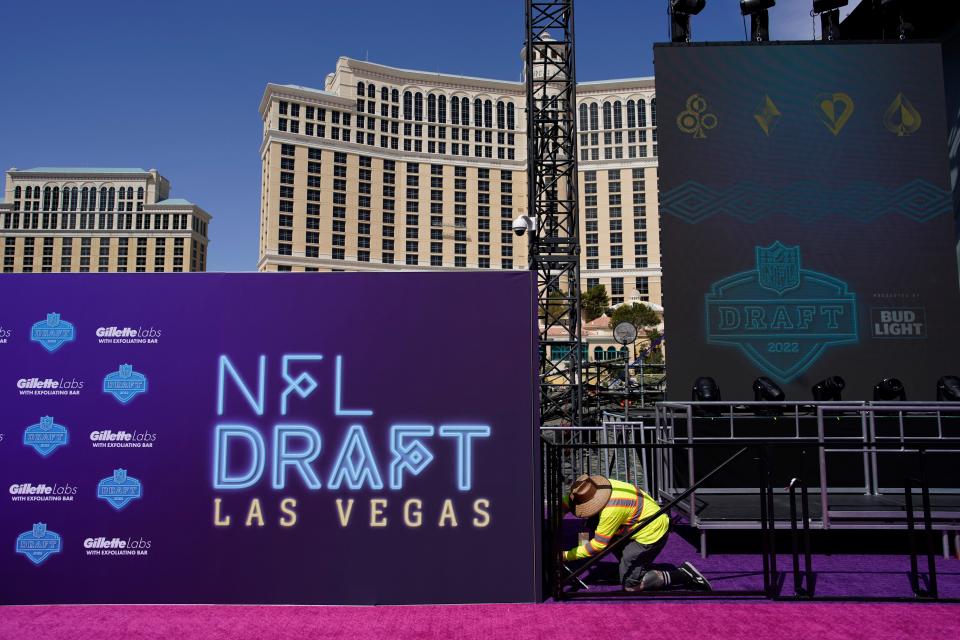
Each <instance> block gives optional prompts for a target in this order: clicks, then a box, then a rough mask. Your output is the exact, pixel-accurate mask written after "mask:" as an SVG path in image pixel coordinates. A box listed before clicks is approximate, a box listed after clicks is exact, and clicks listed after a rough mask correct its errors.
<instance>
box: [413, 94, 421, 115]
mask: <svg viewBox="0 0 960 640" xmlns="http://www.w3.org/2000/svg"><path fill="white" fill-rule="evenodd" d="M413 119H414V120H417V121H422V120H423V94H422V93H419V92H417V94H416V95H415V96H414V97H413Z"/></svg>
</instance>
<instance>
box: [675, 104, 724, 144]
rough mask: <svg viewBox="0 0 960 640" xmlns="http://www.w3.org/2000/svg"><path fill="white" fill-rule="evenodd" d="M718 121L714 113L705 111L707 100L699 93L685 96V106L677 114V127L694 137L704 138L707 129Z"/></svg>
mask: <svg viewBox="0 0 960 640" xmlns="http://www.w3.org/2000/svg"><path fill="white" fill-rule="evenodd" d="M718 123H719V121H718V120H717V116H716V114H714V113H710V112H708V111H707V101H706V99H704V97H703V96H701V95H700V94H699V93H695V94H693V95H692V96H690V97H689V98H687V108H686V109H684V110H683V111H681V112H680V115H678V116H677V127H678V128H679V129H680V131H682V132H683V133H689V134H691V135H692V136H693V137H694V138H706V137H707V131H709V130H710V129H713V128H714V127H716V126H717V124H718Z"/></svg>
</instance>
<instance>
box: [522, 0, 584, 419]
mask: <svg viewBox="0 0 960 640" xmlns="http://www.w3.org/2000/svg"><path fill="white" fill-rule="evenodd" d="M526 20H527V43H526V44H527V46H526V62H527V66H526V84H527V163H528V174H527V175H528V180H529V182H528V215H530V216H531V217H532V218H533V219H534V220H535V221H536V230H535V231H528V233H529V235H530V261H529V268H530V269H531V270H532V271H534V272H535V273H536V277H537V313H538V316H539V320H540V325H541V326H540V421H541V424H542V425H543V424H548V423H552V424H557V423H561V424H569V425H580V424H581V408H582V380H581V358H582V355H581V344H582V340H581V330H580V237H579V236H580V228H579V216H578V191H577V155H576V117H575V116H576V106H577V100H576V98H577V84H576V83H577V79H576V68H575V64H574V31H573V0H561V1H559V2H534V1H532V0H527V2H526ZM548 347H551V348H560V349H563V348H566V349H567V354H566V357H564V358H562V359H558V360H553V359H552V358H551V357H550V355H551V354H550V353H548V351H549V350H548Z"/></svg>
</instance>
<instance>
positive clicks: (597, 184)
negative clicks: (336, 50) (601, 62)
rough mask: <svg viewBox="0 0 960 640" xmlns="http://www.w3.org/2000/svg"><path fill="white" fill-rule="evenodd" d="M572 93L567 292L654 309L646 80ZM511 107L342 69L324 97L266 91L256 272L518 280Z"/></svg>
mask: <svg viewBox="0 0 960 640" xmlns="http://www.w3.org/2000/svg"><path fill="white" fill-rule="evenodd" d="M577 91H578V105H577V107H578V122H577V124H578V143H579V149H578V153H579V159H580V175H579V179H580V206H581V208H580V227H581V228H580V232H581V240H582V264H581V279H582V283H581V284H582V287H583V288H584V289H586V288H588V287H590V286H593V285H597V284H603V285H605V286H606V288H607V292H608V293H609V294H610V297H611V303H612V304H619V303H622V302H627V303H629V302H631V301H650V302H654V303H657V304H659V303H660V302H661V295H660V275H661V271H660V246H659V216H658V210H657V140H656V98H655V93H654V85H653V78H636V79H627V80H612V81H605V82H587V83H581V84H579V85H578V89H577ZM525 101H526V90H525V85H524V84H523V83H522V82H510V81H502V80H490V79H483V78H470V77H464V76H457V75H447V74H439V73H430V72H424V71H412V70H405V69H397V68H393V67H388V66H384V65H379V64H373V63H370V62H364V61H358V60H353V59H350V58H340V59H339V60H338V62H337V66H336V70H335V71H334V72H333V73H331V74H330V75H328V76H327V78H326V82H325V85H324V88H323V89H312V88H307V87H302V86H293V85H279V84H269V85H267V88H266V90H265V91H264V94H263V99H262V101H261V103H260V114H261V117H262V120H263V142H262V145H261V149H260V153H261V162H262V185H261V203H260V211H261V214H260V257H259V263H258V268H259V270H261V271H383V270H404V269H407V270H410V269H416V270H429V269H526V268H527V242H528V240H527V238H526V237H525V236H523V237H518V236H516V235H515V234H514V232H513V228H512V224H513V220H514V219H515V218H516V217H517V216H519V215H524V214H526V210H527V170H526V169H527V150H526V112H525Z"/></svg>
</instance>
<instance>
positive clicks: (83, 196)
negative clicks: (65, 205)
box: [80, 187, 87, 211]
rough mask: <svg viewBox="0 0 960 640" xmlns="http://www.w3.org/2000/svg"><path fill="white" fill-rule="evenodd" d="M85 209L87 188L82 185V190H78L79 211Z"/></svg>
mask: <svg viewBox="0 0 960 640" xmlns="http://www.w3.org/2000/svg"><path fill="white" fill-rule="evenodd" d="M86 210H87V188H86V187H84V188H83V191H81V192H80V211H86Z"/></svg>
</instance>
